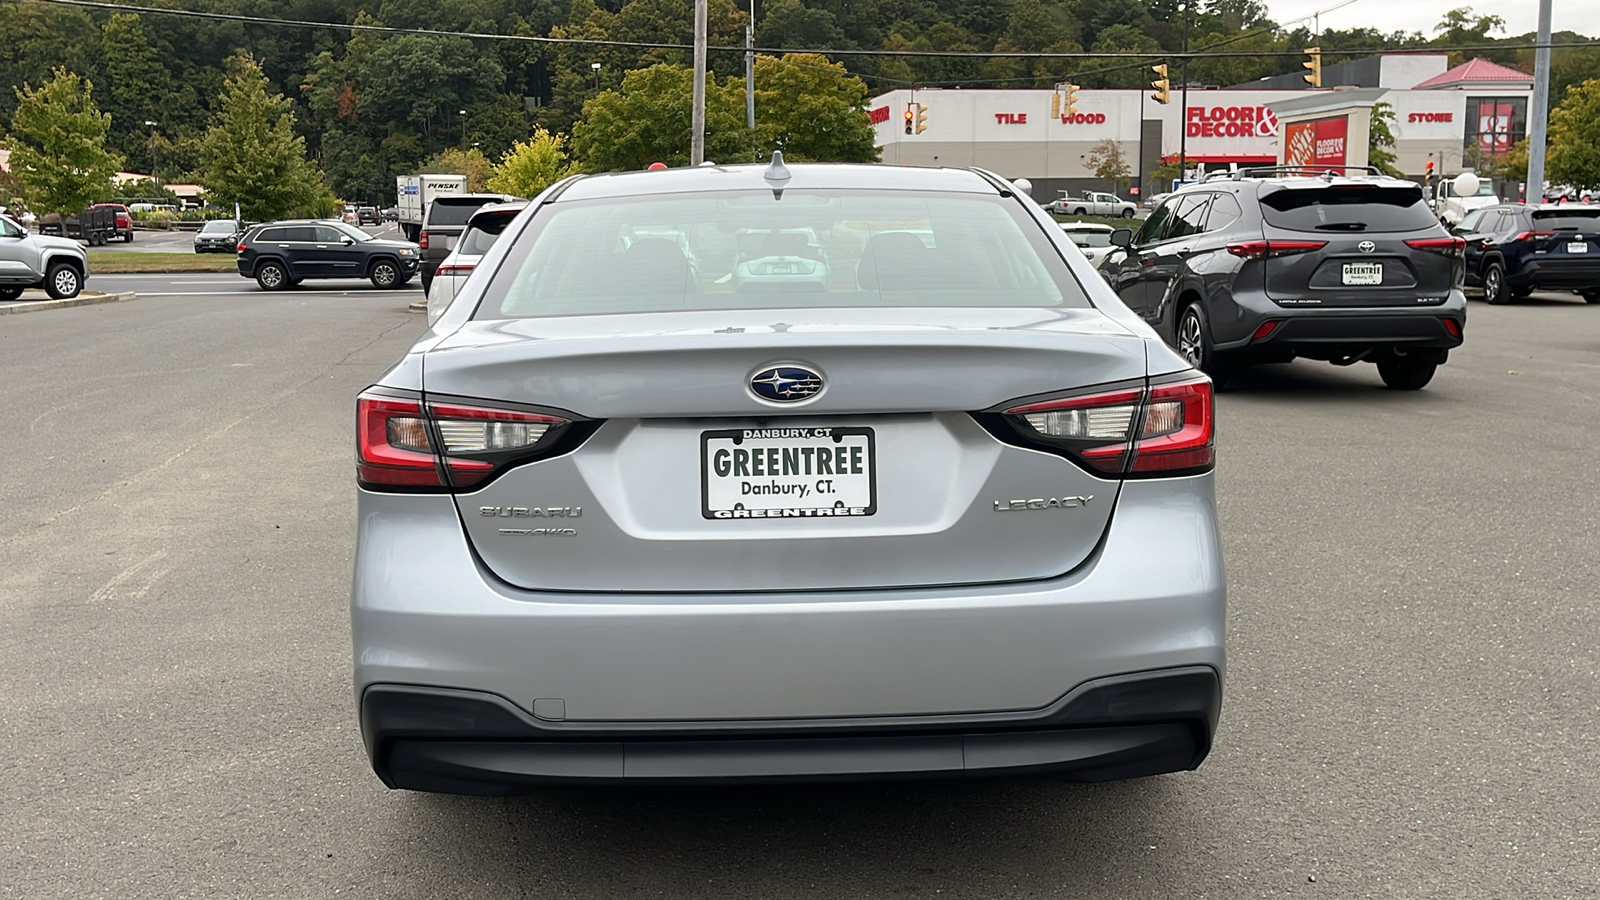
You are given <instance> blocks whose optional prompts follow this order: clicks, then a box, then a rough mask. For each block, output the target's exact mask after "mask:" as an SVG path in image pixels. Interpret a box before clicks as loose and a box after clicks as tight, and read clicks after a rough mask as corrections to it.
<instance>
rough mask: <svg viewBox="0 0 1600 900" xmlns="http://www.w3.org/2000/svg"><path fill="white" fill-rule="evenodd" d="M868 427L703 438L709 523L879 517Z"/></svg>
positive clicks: (746, 431) (704, 506)
mask: <svg viewBox="0 0 1600 900" xmlns="http://www.w3.org/2000/svg"><path fill="white" fill-rule="evenodd" d="M874 449H875V448H874V444H873V438H872V429H870V428H826V427H823V428H740V429H727V430H723V431H704V432H701V434H700V485H701V490H700V497H701V510H700V512H701V514H702V515H703V516H705V517H706V518H707V519H788V518H827V517H834V516H870V515H872V514H873V513H876V512H877V511H878V487H877V459H876V454H875V452H874Z"/></svg>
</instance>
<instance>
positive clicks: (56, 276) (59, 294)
mask: <svg viewBox="0 0 1600 900" xmlns="http://www.w3.org/2000/svg"><path fill="white" fill-rule="evenodd" d="M81 290H83V276H81V275H79V274H78V270H77V269H74V268H73V267H72V266H70V265H68V264H66V263H64V262H63V263H56V264H55V265H53V266H51V267H50V271H48V272H45V273H44V291H45V293H47V294H49V295H50V299H52V300H70V299H71V298H73V297H76V296H78V292H79V291H81Z"/></svg>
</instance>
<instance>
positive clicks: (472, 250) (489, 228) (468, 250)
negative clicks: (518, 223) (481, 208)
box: [456, 212, 517, 256]
mask: <svg viewBox="0 0 1600 900" xmlns="http://www.w3.org/2000/svg"><path fill="white" fill-rule="evenodd" d="M516 217H517V214H516V213H515V212H508V213H506V214H504V215H500V214H498V213H497V214H495V215H483V216H479V217H477V218H476V219H474V220H473V222H472V227H470V228H468V229H467V233H466V234H463V235H462V236H461V242H460V243H459V244H457V245H456V252H457V253H461V254H463V255H467V256H482V255H484V254H485V253H488V252H489V248H490V247H493V246H494V242H495V241H497V240H499V239H500V235H501V233H502V232H504V231H505V230H506V226H507V225H510V224H511V222H512V220H514V219H516Z"/></svg>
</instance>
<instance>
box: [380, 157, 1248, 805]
mask: <svg viewBox="0 0 1600 900" xmlns="http://www.w3.org/2000/svg"><path fill="white" fill-rule="evenodd" d="M795 235H803V236H804V240H803V241H800V240H795V239H793V236H795ZM1067 240H1068V238H1067V236H1066V235H1064V234H1063V233H1062V232H1061V230H1060V229H1059V228H1057V227H1056V225H1055V223H1054V222H1053V221H1051V219H1050V218H1049V217H1048V216H1047V215H1046V214H1045V213H1044V212H1043V211H1042V210H1041V209H1040V208H1039V207H1038V206H1037V205H1036V204H1034V203H1033V201H1031V200H1029V199H1027V198H1026V197H1025V196H1022V195H1021V194H1020V193H1019V192H1018V190H1017V189H1016V188H1015V187H1014V186H1013V185H1012V184H1011V183H1009V182H1007V181H1005V180H1003V179H1001V178H999V177H997V176H995V175H992V174H990V173H987V172H982V171H976V170H970V169H929V168H909V167H888V166H847V165H793V166H785V165H784V164H783V163H782V161H781V159H780V160H778V161H776V162H774V163H773V164H771V165H751V166H708V167H698V168H687V169H674V170H667V171H653V172H636V173H625V174H613V175H600V176H591V177H577V178H572V179H568V180H565V181H562V182H559V183H558V184H556V185H554V186H553V187H551V188H550V189H549V190H547V191H545V192H544V193H543V194H542V195H541V196H539V197H538V198H536V199H535V200H534V201H533V202H532V203H530V204H529V206H528V208H527V209H525V210H524V211H522V212H521V213H520V214H519V215H518V216H517V218H516V220H515V221H514V222H513V223H512V224H511V225H509V226H508V227H507V229H506V232H505V235H504V237H502V239H501V240H500V241H498V242H497V243H496V244H495V245H494V247H493V248H492V249H491V250H490V251H489V253H488V254H487V255H486V256H485V257H484V259H483V261H482V262H481V263H480V264H479V265H478V266H477V268H476V269H475V270H474V272H473V273H472V275H471V276H470V278H469V279H468V280H467V281H466V282H465V284H464V285H463V286H462V288H461V290H460V292H459V293H458V294H457V295H456V297H455V298H454V300H453V301H452V302H451V303H450V305H449V307H448V308H447V309H446V310H445V311H444V313H443V315H442V316H441V317H440V318H439V320H438V321H437V323H435V325H434V326H433V327H432V329H431V330H430V331H428V332H427V333H425V334H424V335H423V336H422V338H421V339H420V340H419V341H418V342H417V344H416V345H415V346H414V347H413V348H412V349H411V350H410V351H409V352H408V353H407V354H406V355H405V357H404V358H403V359H401V360H400V361H399V362H398V363H397V364H396V365H395V366H394V367H393V368H392V369H390V370H389V371H388V372H387V373H385V374H384V375H383V377H382V378H381V379H380V380H379V381H378V383H377V384H375V385H373V386H372V387H371V388H369V389H367V390H366V391H364V392H363V393H362V394H361V395H360V396H359V398H357V402H356V405H357V452H358V460H357V484H358V493H359V497H360V500H359V513H360V515H359V527H358V534H357V552H356V560H355V575H354V586H353V590H352V597H351V618H352V630H353V636H354V643H355V647H354V652H355V690H356V700H357V703H358V706H359V711H360V723H361V731H362V735H363V738H364V740H365V743H366V749H367V752H368V754H369V756H370V758H371V761H372V765H373V768H374V769H375V770H376V772H377V774H378V776H379V777H380V778H381V779H382V780H383V782H384V783H385V784H387V785H389V786H390V787H394V788H407V789H412V790H423V791H443V792H452V793H462V794H484V795H498V794H505V793H508V792H516V791H519V790H527V789H529V788H533V787H536V786H538V785H542V784H547V783H553V782H622V783H627V782H636V783H648V782H701V783H708V782H709V783H734V782H741V781H750V782H757V781H792V780H804V779H818V780H826V779H861V778H888V777H938V776H953V775H1008V774H1023V773H1050V774H1053V775H1056V776H1059V777H1062V778H1066V779H1068V780H1075V781H1100V780H1106V779H1117V778H1130V777H1136V776H1145V775H1154V774H1158V773H1163V772H1173V771H1179V770H1185V769H1192V768H1194V767H1196V766H1198V765H1199V764H1200V762H1201V760H1202V759H1204V758H1205V756H1206V754H1207V753H1208V752H1209V750H1210V748H1211V744H1212V737H1213V734H1214V733H1215V730H1216V727H1217V720H1218V715H1219V712H1220V708H1221V685H1222V676H1223V632H1224V605H1225V588H1224V580H1223V570H1222V559H1221V551H1220V548H1219V542H1218V537H1217V527H1216V510H1215V502H1214V498H1213V490H1212V477H1213V476H1212V469H1213V464H1214V448H1215V441H1214V436H1213V417H1212V395H1211V384H1210V382H1209V381H1208V380H1207V379H1206V378H1205V377H1204V376H1203V375H1201V374H1200V373H1198V372H1196V371H1195V370H1194V369H1192V368H1190V366H1189V365H1188V364H1187V363H1186V362H1185V361H1184V360H1183V359H1182V358H1180V357H1179V356H1177V355H1176V354H1175V353H1173V352H1172V351H1171V350H1169V349H1168V348H1167V347H1166V346H1165V345H1164V344H1163V343H1162V342H1161V340H1160V339H1159V338H1158V337H1157V336H1156V335H1155V333H1154V332H1152V331H1151V330H1150V329H1149V328H1147V327H1146V326H1145V325H1144V324H1143V323H1142V321H1141V320H1140V319H1138V318H1137V317H1135V316H1133V315H1132V314H1131V313H1130V312H1129V311H1128V309H1127V308H1126V307H1124V306H1123V305H1122V304H1121V302H1120V301H1119V300H1118V299H1117V298H1116V297H1115V296H1114V295H1113V294H1112V293H1111V292H1110V291H1109V290H1108V288H1107V287H1106V286H1105V283H1104V282H1103V281H1102V280H1101V278H1100V277H1099V275H1097V274H1096V273H1095V272H1094V270H1093V269H1091V268H1090V267H1089V266H1088V264H1087V263H1086V262H1084V260H1083V257H1082V255H1081V254H1079V253H1077V252H1074V251H1072V250H1071V249H1070V247H1069V245H1068V243H1067ZM791 244H792V245H793V246H792V247H791V246H790V245H791ZM771 247H780V248H781V249H783V252H782V253H777V252H773V251H771V249H770V248H771ZM802 269H804V271H802ZM752 273H754V274H752ZM819 273H821V274H820V275H819ZM801 276H804V277H801Z"/></svg>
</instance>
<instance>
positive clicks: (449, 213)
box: [428, 197, 495, 225]
mask: <svg viewBox="0 0 1600 900" xmlns="http://www.w3.org/2000/svg"><path fill="white" fill-rule="evenodd" d="M493 202H495V201H494V199H493V198H491V197H484V198H483V199H481V200H480V199H478V198H476V197H462V198H460V199H445V198H440V199H438V200H435V201H433V205H432V206H430V207H429V208H428V224H429V225H465V224H467V220H468V219H470V218H472V214H473V213H475V212H477V211H478V207H480V206H484V205H487V204H490V203H493Z"/></svg>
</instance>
